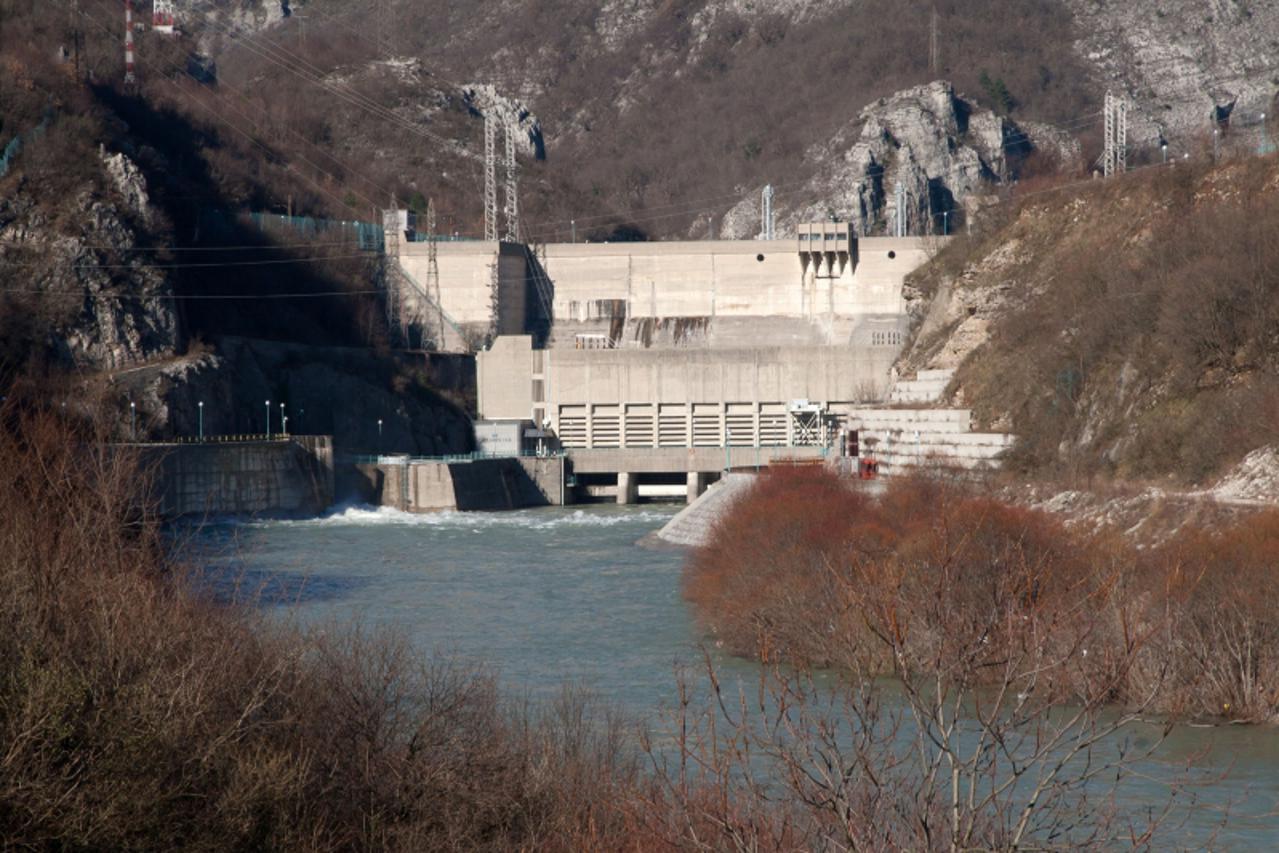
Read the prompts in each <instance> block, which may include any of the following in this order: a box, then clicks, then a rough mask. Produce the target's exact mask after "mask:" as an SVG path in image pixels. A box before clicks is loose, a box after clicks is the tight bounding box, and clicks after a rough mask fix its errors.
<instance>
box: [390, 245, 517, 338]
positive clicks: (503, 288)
mask: <svg viewBox="0 0 1279 853" xmlns="http://www.w3.org/2000/svg"><path fill="white" fill-rule="evenodd" d="M427 254H428V246H427V244H426V243H408V242H403V241H401V243H400V255H399V263H400V266H401V267H402V268H403V269H404V271H405V272H407V273H408V274H409V275H410V276H412V277H413V279H414V280H415V281H417V283H418V284H419V285H421V286H422V287H426V285H427V280H428V263H427ZM436 259H437V263H438V264H439V270H440V304H441V306H442V307H443V309H444V313H445V314H446V315H447V317H448V319H449V320H450V321H451V322H453V323H454V324H456V325H458V326H459V327H461V328H462V329H463V330H465V331H466V332H468V333H470V334H472V335H482V334H483V333H484V332H486V331H487V330H488V328H489V326H490V323H491V322H492V318H493V306H492V296H491V288H490V280H491V279H490V277H491V275H492V266H493V264H495V263H496V264H497V265H498V273H499V302H498V333H499V334H503V335H518V334H520V333H522V332H524V331H525V329H526V326H527V322H528V317H527V314H528V290H529V273H528V266H527V263H526V257H525V254H524V247H523V246H522V245H520V244H516V243H499V242H489V241H483V240H468V241H459V242H442V243H439V244H438V245H437V254H436ZM416 300H417V297H416V296H415V295H410V298H409V302H410V306H412V307H411V308H410V310H411V311H415V310H421V308H420V306H416Z"/></svg>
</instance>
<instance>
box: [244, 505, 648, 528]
mask: <svg viewBox="0 0 1279 853" xmlns="http://www.w3.org/2000/svg"><path fill="white" fill-rule="evenodd" d="M553 512H554V511H553V510H545V509H542V510H515V511H512V512H452V511H450V512H432V513H414V512H404V511H403V510H398V509H393V508H391V507H375V506H369V505H367V504H359V505H355V506H346V507H338V508H337V509H335V510H333V511H332V512H330V513H329V514H328V515H324V516H321V517H320V518H309V519H301V520H281V521H254V522H249V523H248V524H249V526H253V527H264V526H272V527H275V526H279V527H438V528H460V529H479V528H492V527H516V528H523V529H528V530H552V529H555V528H558V527H613V526H615V525H618V524H660V523H662V522H664V521H666V520H668V519H669V518H670V517H671V513H667V512H654V511H651V510H627V511H622V512H610V513H608V514H604V513H593V512H587V511H584V510H580V509H579V510H574V511H573V512H572V513H569V514H562V513H556V514H552V513H553Z"/></svg>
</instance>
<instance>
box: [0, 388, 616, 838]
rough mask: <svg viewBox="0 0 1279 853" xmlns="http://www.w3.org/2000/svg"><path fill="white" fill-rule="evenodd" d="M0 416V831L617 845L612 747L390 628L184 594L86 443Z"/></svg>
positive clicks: (569, 714)
mask: <svg viewBox="0 0 1279 853" xmlns="http://www.w3.org/2000/svg"><path fill="white" fill-rule="evenodd" d="M14 399H15V398H14V396H13V395H12V394H11V395H10V397H9V400H8V401H7V402H6V404H5V406H4V408H3V410H2V411H0V464H2V466H3V469H4V470H5V471H6V472H7V474H6V476H5V477H4V478H3V481H0V553H3V559H0V583H3V586H4V589H5V595H4V597H3V603H2V605H0V607H2V608H3V613H2V614H0V617H2V618H0V743H3V744H4V747H3V750H2V751H0V836H3V837H4V839H5V844H6V846H15V847H30V848H68V847H69V848H80V849H88V848H93V849H141V848H146V849H176V848H183V849H210V850H212V849H218V850H225V849H300V850H301V849H305V850H320V849H332V850H337V849H343V850H350V849H387V848H391V849H405V850H427V849H477V848H486V849H531V848H539V849H592V848H593V849H603V848H609V849H626V848H628V847H629V846H630V843H629V841H628V838H629V830H628V826H627V822H628V820H629V818H628V812H627V811H626V810H624V809H622V808H621V807H620V806H619V805H618V803H619V802H620V799H621V798H620V792H622V791H626V790H630V789H631V786H633V785H635V783H636V780H637V778H638V775H637V763H636V760H635V752H634V750H633V749H630V748H627V747H626V746H625V745H624V744H623V743H622V741H621V740H620V738H619V729H618V728H617V727H616V725H612V724H609V723H608V721H607V720H606V719H605V718H604V715H602V714H600V713H598V712H596V711H595V710H593V709H592V707H591V706H589V705H588V704H586V703H585V702H584V701H583V700H581V698H580V697H578V696H575V695H573V694H571V693H566V694H565V697H564V698H563V700H562V701H561V702H559V703H557V704H556V705H554V706H553V707H550V708H547V709H545V710H529V709H521V708H518V707H514V706H512V705H511V704H510V703H509V702H507V701H505V700H504V699H503V697H501V696H500V695H499V694H498V692H497V691H496V690H495V687H494V681H493V678H492V677H491V676H489V675H488V674H486V673H485V672H483V671H478V670H475V669H473V668H467V667H461V666H457V665H453V664H450V663H448V662H440V661H436V662H428V663H426V664H423V663H422V662H421V661H420V659H419V658H418V656H417V655H416V654H413V653H411V650H410V649H408V648H407V647H405V646H404V645H402V644H400V643H398V642H396V641H395V640H393V639H391V638H385V637H369V636H364V635H360V634H351V633H344V632H328V633H326V634H323V635H321V634H318V633H309V632H306V633H304V632H301V631H294V630H290V629H287V628H281V627H272V626H268V625H267V624H265V623H264V622H263V621H262V620H261V619H259V618H258V617H257V616H255V615H254V614H253V613H252V612H250V611H247V610H241V609H236V608H228V607H224V606H219V605H214V604H211V603H209V602H208V601H206V600H202V599H201V598H200V597H198V596H197V595H195V594H193V593H192V592H191V591H190V588H188V586H187V585H186V584H185V582H184V581H183V579H182V578H183V571H182V567H181V566H180V565H178V564H175V563H173V562H171V561H170V560H169V559H168V558H166V557H165V550H166V545H165V542H164V540H163V538H162V537H161V534H160V531H159V529H158V527H157V525H156V523H155V521H154V519H152V518H151V517H149V515H148V514H147V512H146V511H145V510H143V509H140V508H139V504H138V501H137V496H138V484H139V479H140V477H144V475H145V472H139V471H137V470H136V469H135V467H134V465H133V463H132V461H131V460H130V459H129V458H127V457H125V456H123V455H120V454H118V453H113V452H111V451H109V450H106V449H103V448H102V446H101V445H99V444H96V441H95V440H97V439H100V438H101V436H97V435H94V434H92V433H91V432H88V431H86V430H85V429H83V428H79V427H75V426H74V425H68V424H67V423H65V422H63V421H61V420H60V419H58V418H57V417H55V416H54V415H53V414H51V413H48V412H44V411H40V410H38V409H35V408H32V407H30V406H27V405H24V404H16V403H15V402H14Z"/></svg>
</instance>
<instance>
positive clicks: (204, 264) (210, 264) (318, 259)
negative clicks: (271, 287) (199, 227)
mask: <svg viewBox="0 0 1279 853" xmlns="http://www.w3.org/2000/svg"><path fill="white" fill-rule="evenodd" d="M368 257H369V255H368V253H367V252H360V253H359V254H354V255H315V256H312V257H307V258H268V259H265V260H256V261H191V262H180V263H172V264H140V263H134V264H73V265H72V269H102V270H136V269H151V270H174V269H197V268H200V269H207V268H222V267H264V266H274V265H276V264H309V263H322V262H324V261H341V260H349V259H351V258H366V259H367V258H368ZM0 266H6V267H19V268H36V269H38V268H43V267H47V266H49V264H48V263H27V262H21V261H5V260H0Z"/></svg>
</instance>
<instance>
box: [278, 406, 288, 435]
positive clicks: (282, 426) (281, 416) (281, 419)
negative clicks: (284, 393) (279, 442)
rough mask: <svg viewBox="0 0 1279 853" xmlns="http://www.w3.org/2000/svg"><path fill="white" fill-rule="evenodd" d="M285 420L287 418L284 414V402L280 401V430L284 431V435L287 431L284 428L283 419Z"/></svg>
mask: <svg viewBox="0 0 1279 853" xmlns="http://www.w3.org/2000/svg"><path fill="white" fill-rule="evenodd" d="M287 420H288V418H286V417H285V416H284V404H283V403H281V404H280V432H282V433H284V434H285V435H288V433H289V431H288V430H287V429H285V428H284V424H285V421H287Z"/></svg>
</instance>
